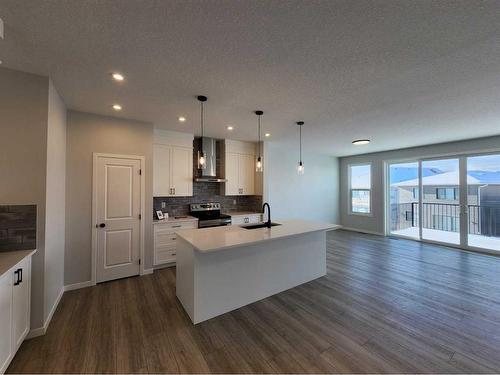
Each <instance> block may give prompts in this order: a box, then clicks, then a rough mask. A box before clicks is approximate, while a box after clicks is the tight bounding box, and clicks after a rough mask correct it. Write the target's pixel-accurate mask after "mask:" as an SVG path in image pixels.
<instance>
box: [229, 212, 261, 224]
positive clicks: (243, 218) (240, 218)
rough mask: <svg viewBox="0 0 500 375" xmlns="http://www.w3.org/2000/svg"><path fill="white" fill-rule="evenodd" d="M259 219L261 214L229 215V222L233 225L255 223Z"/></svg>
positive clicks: (259, 220) (258, 221)
mask: <svg viewBox="0 0 500 375" xmlns="http://www.w3.org/2000/svg"><path fill="white" fill-rule="evenodd" d="M261 221H262V215H261V214H251V215H237V216H231V224H233V225H245V224H257V223H260V222H261Z"/></svg>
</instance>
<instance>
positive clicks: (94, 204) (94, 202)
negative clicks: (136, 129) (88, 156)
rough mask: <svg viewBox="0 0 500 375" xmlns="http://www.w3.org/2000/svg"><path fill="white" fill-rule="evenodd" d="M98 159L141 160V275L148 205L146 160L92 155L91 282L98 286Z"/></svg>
mask: <svg viewBox="0 0 500 375" xmlns="http://www.w3.org/2000/svg"><path fill="white" fill-rule="evenodd" d="M98 158H116V159H130V160H139V161H140V163H141V166H140V169H141V172H142V173H141V175H140V179H141V191H140V194H141V218H142V219H141V226H140V228H141V233H140V238H141V241H140V259H141V265H140V268H139V275H144V271H145V268H144V263H145V255H144V246H145V245H144V242H145V241H144V238H145V233H146V231H145V221H146V216H145V213H144V210H145V203H146V178H145V176H146V173H147V170H146V162H145V161H146V158H145V157H144V156H140V155H121V154H107V153H100V152H94V153H92V222H91V223H90V225H91V228H92V262H91V265H92V273H91V276H92V278H91V282H92V285H96V279H97V278H96V273H97V272H96V267H97V264H96V263H97V262H96V259H97V232H96V228H95V223H97V159H98Z"/></svg>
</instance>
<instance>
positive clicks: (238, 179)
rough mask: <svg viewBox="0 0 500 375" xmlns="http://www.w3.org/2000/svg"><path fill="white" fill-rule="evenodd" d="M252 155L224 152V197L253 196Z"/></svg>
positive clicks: (253, 173)
mask: <svg viewBox="0 0 500 375" xmlns="http://www.w3.org/2000/svg"><path fill="white" fill-rule="evenodd" d="M254 159H255V156H254V155H249V154H239V153H232V152H226V164H225V165H226V168H225V172H226V174H225V178H226V180H227V181H226V189H225V194H226V195H254V194H255V165H254Z"/></svg>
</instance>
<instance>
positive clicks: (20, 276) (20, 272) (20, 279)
mask: <svg viewBox="0 0 500 375" xmlns="http://www.w3.org/2000/svg"><path fill="white" fill-rule="evenodd" d="M14 275H16V276H17V277H16V281H15V282H14V285H19V284H21V283H22V282H23V269H22V268H18V269H17V270H15V271H14Z"/></svg>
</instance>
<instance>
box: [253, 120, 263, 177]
mask: <svg viewBox="0 0 500 375" xmlns="http://www.w3.org/2000/svg"><path fill="white" fill-rule="evenodd" d="M255 114H256V115H257V117H258V118H259V130H258V135H259V156H257V160H256V161H255V171H256V172H262V156H261V150H260V143H261V142H260V116H262V115H263V114H264V112H262V111H255Z"/></svg>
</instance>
